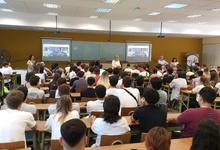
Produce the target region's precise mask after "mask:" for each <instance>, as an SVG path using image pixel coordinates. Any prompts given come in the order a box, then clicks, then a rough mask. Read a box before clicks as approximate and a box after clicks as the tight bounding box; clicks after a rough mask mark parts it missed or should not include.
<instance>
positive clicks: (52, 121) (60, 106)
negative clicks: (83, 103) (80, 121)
mask: <svg viewBox="0 0 220 150" xmlns="http://www.w3.org/2000/svg"><path fill="white" fill-rule="evenodd" d="M74 118H79V113H78V112H77V111H76V110H73V109H72V100H71V97H70V96H69V95H63V96H61V97H60V99H58V100H57V105H56V113H54V114H52V115H50V117H49V118H48V119H47V122H46V124H45V128H46V130H48V131H50V132H51V134H52V135H51V139H59V138H60V137H61V135H60V127H61V125H62V124H63V123H64V122H66V121H68V120H70V119H74Z"/></svg>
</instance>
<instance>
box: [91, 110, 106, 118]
mask: <svg viewBox="0 0 220 150" xmlns="http://www.w3.org/2000/svg"><path fill="white" fill-rule="evenodd" d="M102 114H103V111H92V112H91V115H92V116H96V118H98V117H100V116H101V115H102Z"/></svg>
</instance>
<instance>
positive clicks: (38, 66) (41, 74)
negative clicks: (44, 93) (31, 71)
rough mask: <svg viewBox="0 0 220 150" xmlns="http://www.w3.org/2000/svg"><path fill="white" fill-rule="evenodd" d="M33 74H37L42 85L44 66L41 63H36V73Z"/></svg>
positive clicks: (43, 81)
mask: <svg viewBox="0 0 220 150" xmlns="http://www.w3.org/2000/svg"><path fill="white" fill-rule="evenodd" d="M35 76H38V77H39V78H40V85H41V84H42V85H44V83H45V74H44V67H43V66H42V65H41V64H38V65H37V73H35Z"/></svg>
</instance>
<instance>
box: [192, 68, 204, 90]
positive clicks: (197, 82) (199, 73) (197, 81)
mask: <svg viewBox="0 0 220 150" xmlns="http://www.w3.org/2000/svg"><path fill="white" fill-rule="evenodd" d="M202 76H203V71H201V70H198V71H197V72H196V78H194V79H192V86H193V87H196V86H197V85H201V82H200V78H201V77H202Z"/></svg>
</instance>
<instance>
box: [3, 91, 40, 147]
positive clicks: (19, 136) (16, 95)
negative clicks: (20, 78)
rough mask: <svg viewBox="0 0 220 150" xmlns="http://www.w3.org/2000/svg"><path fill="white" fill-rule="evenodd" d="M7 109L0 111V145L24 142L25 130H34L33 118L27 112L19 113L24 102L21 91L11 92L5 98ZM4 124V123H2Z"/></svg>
mask: <svg viewBox="0 0 220 150" xmlns="http://www.w3.org/2000/svg"><path fill="white" fill-rule="evenodd" d="M5 100H6V104H7V106H8V109H6V110H0V120H2V123H0V143H10V142H17V141H24V142H25V141H26V139H25V129H26V128H27V127H29V128H31V129H35V128H36V122H35V121H34V117H33V115H32V114H31V113H29V112H24V111H20V107H21V105H22V103H23V100H24V94H23V93H22V92H21V91H18V90H13V91H11V92H10V93H9V94H8V95H7V97H6V99H5ZM3 122H4V123H3Z"/></svg>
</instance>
